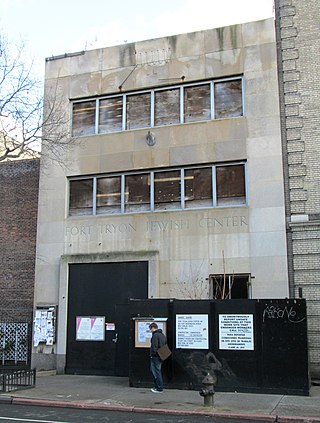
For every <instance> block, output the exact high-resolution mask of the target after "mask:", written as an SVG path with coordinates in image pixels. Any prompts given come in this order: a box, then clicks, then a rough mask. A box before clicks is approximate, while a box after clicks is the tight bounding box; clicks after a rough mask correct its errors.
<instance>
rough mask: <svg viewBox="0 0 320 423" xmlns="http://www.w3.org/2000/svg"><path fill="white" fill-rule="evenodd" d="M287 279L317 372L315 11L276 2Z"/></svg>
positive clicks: (319, 275)
mask: <svg viewBox="0 0 320 423" xmlns="http://www.w3.org/2000/svg"><path fill="white" fill-rule="evenodd" d="M275 4H276V18H277V19H276V22H277V25H276V28H277V45H278V57H279V82H280V99H281V105H280V108H281V123H282V139H283V149H284V169H285V194H286V217H287V225H288V235H287V237H288V253H289V255H288V257H289V280H290V293H291V296H292V297H299V296H303V297H304V298H306V299H307V304H308V328H309V335H308V336H309V352H310V371H311V375H312V376H314V377H319V376H320V242H319V241H320V188H319V187H320V167H319V162H320V144H319V142H318V141H319V138H320V117H319V114H320V113H319V104H320V76H319V75H320V57H319V44H320V35H319V34H320V31H319V30H320V28H319V22H320V10H319V2H318V1H317V0H307V1H303V2H301V1H298V0H276V2H275Z"/></svg>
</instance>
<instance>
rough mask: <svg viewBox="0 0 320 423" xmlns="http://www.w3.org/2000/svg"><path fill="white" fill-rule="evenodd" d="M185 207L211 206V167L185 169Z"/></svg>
mask: <svg viewBox="0 0 320 423" xmlns="http://www.w3.org/2000/svg"><path fill="white" fill-rule="evenodd" d="M184 197H185V207H186V208H194V207H210V206H212V169H211V167H205V168H200V169H186V170H185V172H184Z"/></svg>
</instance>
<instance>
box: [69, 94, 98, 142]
mask: <svg viewBox="0 0 320 423" xmlns="http://www.w3.org/2000/svg"><path fill="white" fill-rule="evenodd" d="M95 116H96V101H95V100H92V101H84V102H82V103H74V104H73V111H72V136H73V137H78V136H81V135H92V134H94V133H95Z"/></svg>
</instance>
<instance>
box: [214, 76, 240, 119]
mask: <svg viewBox="0 0 320 423" xmlns="http://www.w3.org/2000/svg"><path fill="white" fill-rule="evenodd" d="M214 106H215V118H216V119H222V118H230V117H238V116H242V114H243V111H242V84H241V79H237V80H234V81H226V82H217V83H216V84H215V85H214Z"/></svg>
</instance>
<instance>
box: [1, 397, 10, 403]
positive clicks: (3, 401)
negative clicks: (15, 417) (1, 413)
mask: <svg viewBox="0 0 320 423" xmlns="http://www.w3.org/2000/svg"><path fill="white" fill-rule="evenodd" d="M12 400H13V398H12V397H6V396H0V403H1V404H12Z"/></svg>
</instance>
